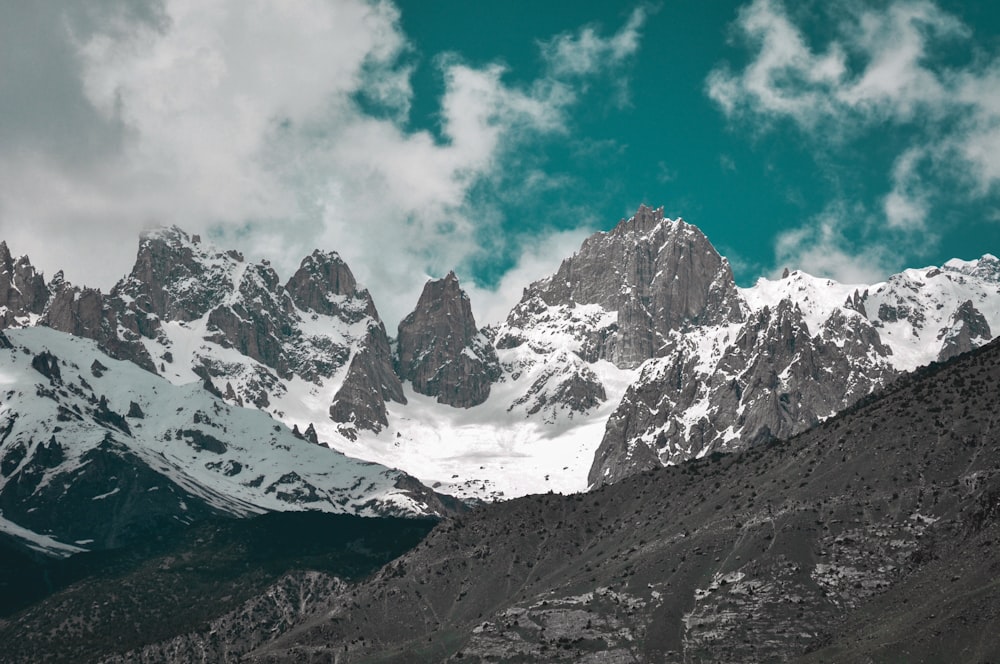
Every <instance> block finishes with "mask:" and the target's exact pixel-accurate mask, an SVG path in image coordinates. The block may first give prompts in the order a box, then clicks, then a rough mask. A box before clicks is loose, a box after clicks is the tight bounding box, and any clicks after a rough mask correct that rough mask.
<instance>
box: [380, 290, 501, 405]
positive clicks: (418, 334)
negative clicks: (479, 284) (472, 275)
mask: <svg viewBox="0 0 1000 664" xmlns="http://www.w3.org/2000/svg"><path fill="white" fill-rule="evenodd" d="M396 346H397V362H396V371H397V373H398V374H399V377H400V378H401V379H402V380H408V381H410V383H411V384H412V385H413V390H414V391H415V392H419V393H420V394H425V395H427V396H432V397H437V400H438V402H439V403H444V404H448V405H449V406H456V407H459V408H469V407H471V406H478V405H479V404H481V403H483V402H484V401H486V399H487V397H489V395H490V385H491V384H492V383H493V381H495V380H497V379H498V378H499V377H500V366H499V364H498V362H497V356H496V353H495V352H494V351H493V346H492V344H490V342H489V340H488V339H487V338H486V336H485V335H483V334H482V333H481V332H480V331H479V328H478V327H476V319H475V318H474V317H473V315H472V305H471V304H470V303H469V296H468V295H467V294H466V292H465V291H463V290H462V289H461V287H460V286H459V284H458V277H456V276H455V273H454V272H450V273H448V276H446V277H445V278H444V279H438V280H436V281H428V282H427V284H426V285H425V286H424V290H423V292H422V293H421V294H420V299H419V300H418V301H417V307H416V309H414V310H413V312H412V313H410V315H408V316H407V317H406V318H404V319H403V320H402V321H401V322H400V323H399V334H398V336H397V337H396Z"/></svg>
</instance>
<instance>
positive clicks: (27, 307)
mask: <svg viewBox="0 0 1000 664" xmlns="http://www.w3.org/2000/svg"><path fill="white" fill-rule="evenodd" d="M48 299H49V290H48V288H47V287H46V286H45V279H44V277H42V275H40V274H38V273H37V272H36V271H35V268H34V267H32V265H31V262H30V261H29V260H28V258H27V256H21V257H20V258H17V259H15V258H13V257H12V256H11V254H10V250H9V249H8V248H7V243H6V242H0V329H3V328H5V327H10V326H12V325H24V324H26V323H27V322H28V319H29V318H30V315H31V314H41V313H42V311H43V310H44V309H45V303H46V302H48Z"/></svg>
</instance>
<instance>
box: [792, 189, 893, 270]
mask: <svg viewBox="0 0 1000 664" xmlns="http://www.w3.org/2000/svg"><path fill="white" fill-rule="evenodd" d="M859 217H860V218H861V221H862V223H864V219H863V218H864V212H863V210H859V209H856V208H851V207H849V206H847V205H845V204H844V203H840V202H837V203H832V204H831V205H830V206H829V207H828V208H827V209H826V210H824V211H823V213H822V214H820V215H818V216H817V217H816V218H815V219H811V220H809V222H808V223H806V224H804V225H803V226H801V227H799V228H795V229H792V230H789V231H786V232H784V233H781V234H780V235H778V237H777V239H776V241H775V260H776V263H775V264H776V266H777V267H776V269H775V275H773V276H777V273H779V272H780V270H781V269H782V268H783V267H789V268H791V269H800V270H802V271H804V272H806V273H808V274H812V275H814V276H820V277H829V278H831V279H835V280H837V281H839V282H841V283H844V284H862V283H867V284H871V283H875V282H878V281H881V280H882V279H884V278H885V275H886V274H889V273H891V272H892V271H893V270H894V269H896V268H898V266H896V265H894V264H893V263H892V260H893V257H892V256H891V255H889V253H887V251H886V250H885V249H884V248H883V247H882V246H881V245H867V246H863V247H858V246H856V245H855V244H853V243H851V242H850V241H849V240H848V239H847V237H846V235H845V232H844V231H845V228H846V227H848V226H851V225H852V224H855V223H857V222H858V220H859Z"/></svg>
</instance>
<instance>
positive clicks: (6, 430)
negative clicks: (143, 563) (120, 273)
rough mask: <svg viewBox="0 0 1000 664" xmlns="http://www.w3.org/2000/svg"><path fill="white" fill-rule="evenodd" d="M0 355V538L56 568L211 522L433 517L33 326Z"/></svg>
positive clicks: (269, 427)
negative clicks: (70, 557)
mask: <svg viewBox="0 0 1000 664" xmlns="http://www.w3.org/2000/svg"><path fill="white" fill-rule="evenodd" d="M0 344H2V345H3V346H4V347H5V348H4V349H3V350H0V511H2V517H0V532H4V533H7V534H8V535H11V536H13V537H15V538H17V539H20V540H22V541H25V542H26V543H27V545H28V546H29V548H31V549H34V550H36V551H42V552H46V553H51V554H55V555H66V554H68V553H72V552H76V551H81V550H84V549H106V548H110V547H116V546H121V545H123V544H126V543H128V542H132V541H135V540H137V539H142V538H144V537H149V536H153V535H155V534H156V533H157V532H158V531H160V530H162V529H163V528H169V527H171V526H176V525H178V524H188V523H192V522H194V521H196V520H201V519H206V518H210V517H216V516H248V515H252V514H258V513H262V512H266V511H285V510H319V511H325V512H334V513H349V514H359V515H371V516H374V515H393V516H424V517H426V516H437V515H440V514H442V513H445V512H447V511H449V510H450V509H452V508H453V506H448V505H445V504H444V503H442V502H441V499H440V498H439V497H438V496H436V495H435V494H434V493H432V492H431V491H429V490H427V489H426V488H424V487H423V486H422V485H420V484H419V482H417V481H416V480H415V479H413V478H412V477H410V476H408V475H406V474H404V473H402V472H400V471H397V470H392V469H389V468H386V467H384V466H379V465H377V464H372V463H369V462H363V461H358V460H355V459H351V458H349V457H345V456H344V455H342V454H340V453H338V452H336V451H334V450H330V449H328V448H327V447H325V446H320V445H317V444H316V443H315V442H311V441H309V440H307V439H306V436H305V435H303V434H300V433H299V432H297V431H290V430H289V429H287V428H286V427H285V426H284V425H282V424H280V423H278V422H276V421H275V420H273V419H271V418H270V417H268V415H267V414H265V413H262V412H260V411H258V410H256V409H247V408H240V407H237V406H231V405H229V404H226V403H225V402H224V401H223V400H222V399H220V398H218V397H217V396H214V395H212V394H211V393H209V392H208V391H206V390H204V389H202V386H201V385H200V384H197V383H195V384H192V385H188V386H182V387H178V386H175V385H172V384H171V383H169V382H168V381H166V380H164V379H162V378H160V377H158V376H156V375H154V374H152V373H150V372H148V371H145V370H143V369H141V368H139V367H137V366H136V365H135V364H133V363H131V362H125V361H118V360H113V359H111V358H109V357H108V356H107V355H105V354H104V353H102V352H101V351H100V350H99V348H98V346H97V345H96V344H95V343H94V342H93V341H91V340H88V339H82V338H79V337H73V336H70V335H67V334H65V333H61V332H57V331H55V330H51V329H47V328H45V327H33V328H28V329H18V330H8V331H7V332H6V333H5V334H4V335H3V337H2V338H0Z"/></svg>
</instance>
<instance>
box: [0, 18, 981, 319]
mask: <svg viewBox="0 0 1000 664" xmlns="http://www.w3.org/2000/svg"><path fill="white" fill-rule="evenodd" d="M642 203H645V204H648V205H652V206H663V207H664V209H665V213H666V215H667V216H669V217H672V218H676V217H683V218H684V219H686V220H687V221H689V222H691V223H694V224H696V225H697V226H699V227H700V228H701V229H702V230H703V231H704V232H705V233H706V235H707V236H708V237H709V239H710V240H711V241H712V242H713V243H714V244H715V246H716V247H717V248H718V249H719V251H720V252H721V253H722V254H723V255H725V256H727V257H728V258H729V259H730V262H731V263H732V264H733V267H734V272H735V274H736V277H737V281H738V282H739V283H740V284H741V285H744V286H748V285H751V284H752V283H753V282H754V280H755V279H756V278H757V277H758V276H761V275H765V276H766V275H773V274H775V273H777V272H780V270H781V269H782V268H783V267H786V266H788V267H792V268H800V269H803V270H805V271H807V272H811V273H813V274H817V275H824V276H830V277H833V278H837V279H839V280H841V281H847V282H869V283H871V282H874V281H878V280H881V279H883V278H885V277H886V276H888V275H889V274H891V273H893V272H895V271H898V270H900V269H903V268H906V267H922V266H925V265H930V264H940V263H942V262H944V261H945V260H947V259H949V258H952V257H960V258H965V259H970V258H975V257H978V256H981V255H982V254H984V253H994V254H996V253H1000V5H998V4H997V3H994V2H987V1H986V0H971V1H968V0H967V1H960V0H879V1H877V2H876V1H873V2H860V1H859V0H840V1H820V0H807V1H805V2H791V1H790V0H741V1H729V0H713V1H712V2H693V1H688V0H677V1H666V0H661V1H660V2H656V3H626V2H597V1H593V0H591V1H580V2H573V3H562V2H560V3H556V2H547V3H538V2H527V1H526V0H508V1H506V2H492V3H485V2H469V1H467V0H297V1H296V2H289V3H281V2H275V3H248V2H245V0H210V1H206V2H199V3H191V2H187V1H185V0H87V1H86V2H78V1H77V0H53V1H52V2H45V3H11V2H9V3H0V238H2V239H4V240H6V241H7V242H8V244H9V245H10V246H11V248H12V250H13V251H14V253H15V254H28V255H29V256H30V257H31V259H32V261H33V262H34V263H35V264H36V265H38V266H39V267H40V268H41V269H42V270H43V271H44V272H45V273H46V274H48V275H52V274H53V273H54V272H56V271H57V270H60V269H62V270H64V271H65V273H66V277H67V278H68V279H69V280H71V281H72V282H75V283H80V284H86V285H92V286H97V287H101V288H104V289H107V288H109V287H110V286H111V285H113V284H114V283H115V281H117V279H119V278H120V277H121V276H122V275H123V274H125V273H126V272H127V271H128V270H129V268H130V267H131V264H132V261H133V259H134V256H135V247H136V242H137V235H138V234H139V232H141V231H142V230H143V229H146V228H151V227H156V226H160V225H165V224H177V225H179V226H180V227H181V228H183V229H186V230H188V231H189V232H191V233H201V234H202V235H203V236H204V237H206V238H208V239H211V240H213V241H214V242H215V243H216V244H219V245H221V246H224V247H231V246H232V247H236V248H239V249H241V250H243V251H244V252H245V253H246V254H247V255H248V256H249V257H250V258H252V259H261V258H267V259H269V260H270V261H271V262H272V265H273V266H274V267H275V269H276V270H277V271H278V272H279V276H280V277H282V278H287V276H288V275H289V274H290V273H291V272H292V271H293V270H294V269H295V268H296V266H297V265H298V262H299V260H300V259H301V258H302V257H303V256H304V255H306V254H308V253H310V252H311V251H312V250H313V249H314V248H317V247H319V248H323V249H331V250H336V251H338V252H339V253H340V254H341V255H342V256H343V257H344V258H345V260H347V262H348V264H349V265H350V266H351V268H352V270H353V271H354V272H355V273H356V275H357V276H358V277H359V279H360V281H361V282H362V283H364V284H366V285H367V286H368V287H369V288H370V290H371V291H372V293H373V295H374V297H375V300H376V303H377V305H378V307H379V309H380V311H381V312H382V314H383V316H384V317H385V319H386V321H387V323H388V324H389V326H390V328H391V327H392V326H394V325H395V322H396V321H398V320H399V319H400V318H401V317H402V316H404V315H405V314H406V313H407V312H408V311H409V310H410V309H411V308H412V306H413V304H414V303H415V302H416V299H417V296H418V295H419V292H420V289H421V287H422V285H423V282H424V281H425V279H427V278H428V277H439V276H443V275H444V274H446V273H447V272H448V271H449V270H451V269H455V270H456V271H457V273H458V274H459V276H460V278H461V279H462V282H463V284H464V285H465V287H466V288H467V289H468V290H469V291H470V294H471V295H472V299H473V304H474V309H476V312H477V316H478V317H479V318H480V320H482V321H484V322H485V320H496V319H497V318H499V317H502V316H503V315H504V313H505V311H507V310H508V309H509V307H510V306H511V305H512V304H513V303H514V302H516V300H517V299H518V297H519V296H520V294H521V289H522V288H523V287H524V286H525V285H526V284H527V283H528V282H529V281H531V280H533V279H537V278H540V277H543V276H545V275H547V274H551V273H552V272H553V271H554V270H555V269H556V267H557V266H558V263H559V261H560V260H561V259H562V258H563V257H565V256H566V255H568V254H570V253H572V251H573V250H574V249H575V248H577V247H578V246H579V244H580V242H581V241H582V240H583V238H584V237H586V235H587V234H589V233H592V232H594V231H597V230H607V229H610V228H611V227H613V226H614V224H615V223H617V221H618V220H619V219H621V218H624V217H628V216H630V215H631V214H632V213H633V212H634V211H635V209H636V208H637V207H638V205H639V204H642Z"/></svg>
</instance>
